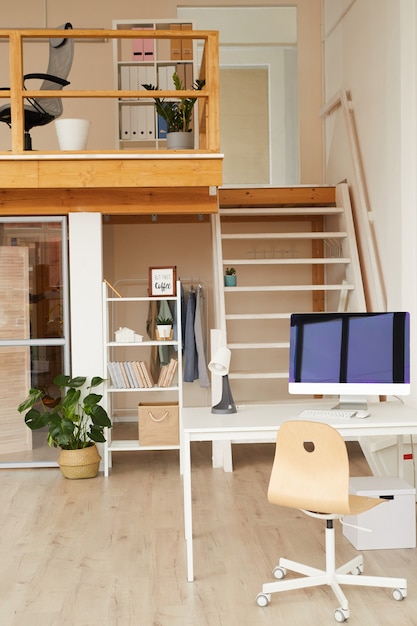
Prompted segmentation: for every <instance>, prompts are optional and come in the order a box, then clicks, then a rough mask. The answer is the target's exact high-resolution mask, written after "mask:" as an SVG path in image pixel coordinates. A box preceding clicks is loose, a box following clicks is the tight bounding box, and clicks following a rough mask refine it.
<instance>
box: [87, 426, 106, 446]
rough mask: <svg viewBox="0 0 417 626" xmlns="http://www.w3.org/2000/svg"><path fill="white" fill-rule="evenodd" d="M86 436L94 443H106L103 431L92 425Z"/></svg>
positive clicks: (99, 427)
mask: <svg viewBox="0 0 417 626" xmlns="http://www.w3.org/2000/svg"><path fill="white" fill-rule="evenodd" d="M88 436H89V437H90V439H92V440H93V441H95V442H96V443H104V442H105V441H106V439H105V437H104V435H103V429H102V427H101V426H95V425H94V424H92V425H91V428H90V431H89V433H88Z"/></svg>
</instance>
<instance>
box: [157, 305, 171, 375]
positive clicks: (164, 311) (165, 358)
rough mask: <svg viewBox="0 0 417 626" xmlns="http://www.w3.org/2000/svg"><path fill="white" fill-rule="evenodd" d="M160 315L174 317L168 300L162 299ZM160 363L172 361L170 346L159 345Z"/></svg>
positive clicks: (165, 363)
mask: <svg viewBox="0 0 417 626" xmlns="http://www.w3.org/2000/svg"><path fill="white" fill-rule="evenodd" d="M158 317H164V318H166V319H169V318H171V319H172V312H171V309H170V307H169V302H168V301H167V300H161V304H160V305H159V311H158ZM158 352H159V363H160V365H167V364H168V363H169V361H170V346H159V351H158Z"/></svg>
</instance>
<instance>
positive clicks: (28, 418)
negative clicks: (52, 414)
mask: <svg viewBox="0 0 417 626" xmlns="http://www.w3.org/2000/svg"><path fill="white" fill-rule="evenodd" d="M48 418H49V414H48V413H41V412H40V411H38V409H31V410H30V411H28V412H27V413H26V415H25V423H26V426H29V428H30V429H31V430H38V428H43V427H44V426H46V424H47V423H48Z"/></svg>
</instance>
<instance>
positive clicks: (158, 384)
mask: <svg viewBox="0 0 417 626" xmlns="http://www.w3.org/2000/svg"><path fill="white" fill-rule="evenodd" d="M129 289H130V292H131V291H132V286H130V287H129V288H128V287H126V288H125V291H129ZM133 289H134V290H135V291H136V292H137V293H138V295H129V296H128V297H123V293H120V297H118V296H117V295H116V293H115V292H114V291H113V289H112V288H111V287H110V286H109V284H108V283H106V282H105V283H103V327H104V329H105V337H104V355H103V358H104V363H103V369H104V372H105V375H107V380H106V382H105V385H104V387H105V389H104V396H103V404H104V406H105V408H106V410H107V412H108V414H109V416H110V418H111V420H112V422H113V428H112V429H108V430H107V432H106V439H107V441H106V443H105V444H104V473H105V475H106V476H107V475H108V473H109V468H110V467H111V465H112V453H113V452H115V451H117V452H123V451H132V450H137V451H140V450H173V449H178V450H180V439H179V438H180V437H181V431H182V429H181V413H182V404H183V401H182V340H181V338H182V327H181V284H180V281H177V283H176V295H175V296H169V297H159V296H158V297H149V296H148V295H140V294H142V293H147V284H146V285H145V284H142V285H140V284H139V285H134V287H133ZM121 291H123V289H121ZM162 305H164V306H165V307H166V305H168V306H169V308H170V310H171V312H172V317H173V320H174V329H173V332H172V337H171V338H169V339H164V340H157V339H149V335H148V327H149V325H150V324H151V325H152V321H153V320H156V317H157V316H158V313H159V311H160V309H161V306H162ZM151 336H152V334H151ZM161 363H162V364H163V363H166V364H167V367H166V369H165V370H164V373H166V372H169V375H168V379H167V377H166V376H165V377H164V378H163V377H162V374H161V370H162V368H161ZM169 368H171V369H169ZM172 370H173V375H171V372H172ZM139 405H141V406H153V405H157V406H161V405H168V406H171V405H172V406H175V407H178V408H177V409H176V410H177V412H178V441H177V442H176V443H172V444H168V445H167V444H166V443H161V444H159V443H158V440H157V438H156V439H154V440H153V441H152V443H151V444H149V443H147V445H141V441H140V434H139V433H140V423H139V415H138V413H139V411H138V407H139ZM160 426H161V428H162V429H163V428H164V425H163V424H161V425H160ZM158 427H159V425H158ZM123 429H125V430H127V431H129V432H128V438H124V437H123ZM162 432H163V431H162ZM119 433H122V436H120V435H119ZM162 439H164V437H162Z"/></svg>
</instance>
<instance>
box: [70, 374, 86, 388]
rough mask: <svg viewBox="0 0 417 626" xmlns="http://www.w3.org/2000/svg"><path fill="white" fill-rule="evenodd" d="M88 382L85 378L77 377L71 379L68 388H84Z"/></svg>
mask: <svg viewBox="0 0 417 626" xmlns="http://www.w3.org/2000/svg"><path fill="white" fill-rule="evenodd" d="M86 380H87V378H86V377H85V376H76V377H75V378H71V379H70V381H69V383H68V387H82V386H83V385H84V384H85V381H86Z"/></svg>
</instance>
